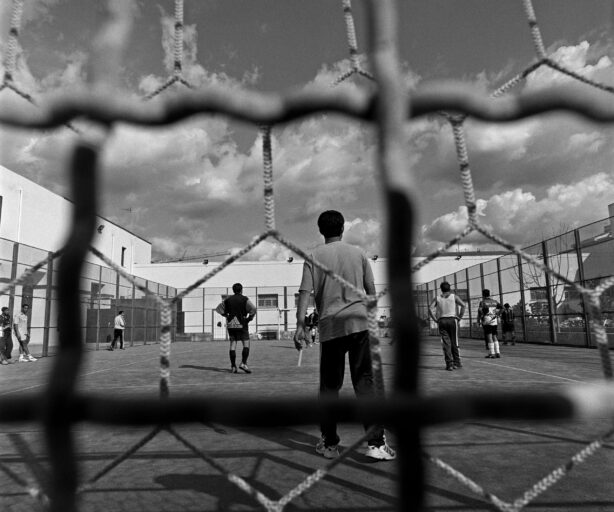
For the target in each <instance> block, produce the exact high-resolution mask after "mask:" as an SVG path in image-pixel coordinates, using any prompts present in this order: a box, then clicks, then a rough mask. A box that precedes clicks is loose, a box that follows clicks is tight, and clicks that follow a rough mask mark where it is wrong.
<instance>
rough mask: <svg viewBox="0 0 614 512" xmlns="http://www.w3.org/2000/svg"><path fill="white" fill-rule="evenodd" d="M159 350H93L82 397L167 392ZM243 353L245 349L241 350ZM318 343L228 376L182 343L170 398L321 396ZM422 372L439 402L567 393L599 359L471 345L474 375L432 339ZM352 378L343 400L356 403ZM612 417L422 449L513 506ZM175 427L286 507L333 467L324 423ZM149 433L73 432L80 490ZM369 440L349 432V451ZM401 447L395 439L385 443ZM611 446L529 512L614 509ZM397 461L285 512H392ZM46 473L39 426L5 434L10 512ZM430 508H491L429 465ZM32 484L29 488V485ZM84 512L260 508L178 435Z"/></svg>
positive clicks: (2, 463)
mask: <svg viewBox="0 0 614 512" xmlns="http://www.w3.org/2000/svg"><path fill="white" fill-rule="evenodd" d="M158 352H159V345H155V344H154V345H147V346H138V347H130V348H127V349H126V350H124V351H119V350H116V351H114V352H108V351H106V350H103V351H98V352H88V353H87V354H86V357H85V362H84V365H83V368H82V372H81V373H82V376H81V379H80V388H81V390H83V391H84V392H88V393H96V394H104V395H107V396H126V395H141V396H157V395H158V379H159V369H158V362H159V353H158ZM238 352H239V351H238ZM318 354H319V350H318V347H317V346H315V347H314V348H311V349H308V350H306V351H305V352H304V355H303V358H302V365H301V367H297V365H296V363H297V352H296V351H295V350H294V348H293V346H292V342H291V341H253V342H252V349H251V354H250V359H249V366H250V367H251V368H252V370H253V373H252V374H249V375H247V374H244V373H242V372H241V373H239V374H236V375H235V374H231V373H230V372H229V363H228V345H227V342H201V343H176V344H174V345H173V346H172V352H171V388H170V389H171V396H180V395H190V394H199V395H204V396H206V395H215V396H228V398H229V399H232V396H236V395H237V394H239V395H241V396H247V397H251V396H253V397H268V398H275V397H276V396H277V397H278V396H301V397H311V396H313V397H315V396H317V384H318V374H317V365H318ZM422 354H423V355H422V359H421V362H420V372H421V390H422V393H424V394H426V395H436V394H440V393H446V392H448V391H460V390H484V389H485V388H487V389H491V390H509V389H516V390H541V391H547V390H549V389H552V390H554V389H557V388H560V387H561V386H564V385H566V384H569V383H576V382H585V381H589V380H595V379H599V378H600V377H601V365H600V361H599V355H598V352H597V351H596V350H591V349H581V348H570V347H554V346H549V345H530V344H517V345H516V346H513V347H512V346H507V347H506V346H503V347H502V356H503V357H502V358H501V359H493V360H491V359H485V358H484V355H485V351H484V346H483V342H481V341H479V340H461V356H462V358H463V363H464V368H463V369H460V370H456V371H454V372H447V371H445V370H444V364H443V356H442V353H441V347H440V342H439V340H438V339H437V338H433V337H431V338H426V339H425V340H424V343H423V350H422ZM382 356H383V361H384V372H385V379H386V387H387V390H388V391H389V390H390V389H391V379H392V371H393V368H394V346H390V345H389V340H388V339H384V340H382ZM53 361H54V358H53V357H49V358H42V359H40V360H39V361H37V362H36V363H18V364H13V365H9V366H2V367H0V381H1V382H2V386H1V390H0V396H3V397H15V398H16V399H18V397H19V396H20V394H23V393H38V392H40V391H41V390H42V389H43V388H44V385H45V383H46V377H47V375H48V373H49V370H50V368H51V365H52V364H53ZM352 393H353V392H352V389H351V384H350V382H349V374H347V377H346V383H345V385H344V389H343V390H342V394H344V395H347V396H351V395H352ZM612 423H613V422H612V419H606V418H604V419H603V420H600V421H592V422H582V421H574V422H558V423H550V422H529V421H514V422H509V421H508V422H501V421H468V422H465V423H454V424H446V425H443V426H438V427H435V428H429V429H426V430H425V431H424V433H423V446H424V451H425V452H426V453H428V454H429V455H431V456H434V457H438V458H440V459H442V460H444V461H445V462H447V463H448V464H450V465H451V466H453V467H454V468H455V469H457V470H459V471H461V472H462V473H464V474H466V475H467V477H469V478H471V479H472V480H473V481H475V482H476V483H478V484H479V485H481V486H483V487H484V488H485V490H486V491H488V492H490V493H493V494H495V495H496V496H498V497H499V498H501V499H504V500H506V501H513V500H514V499H515V498H518V497H520V496H521V495H522V494H523V493H524V492H525V491H526V490H527V489H529V488H530V487H531V486H532V485H533V484H534V483H536V482H537V481H538V480H540V479H541V478H543V477H544V476H546V475H548V474H549V473H550V472H551V471H552V470H554V469H555V468H557V467H559V466H562V465H564V464H566V463H567V462H568V461H569V460H570V458H571V457H572V456H573V455H574V454H575V453H577V452H578V451H580V450H581V449H582V448H584V447H585V446H586V445H587V444H588V443H590V442H591V441H593V440H594V439H596V438H598V437H600V436H602V435H603V434H604V433H605V432H607V431H608V430H609V429H610V428H611V427H612ZM174 428H175V429H176V431H177V432H178V433H179V434H180V435H181V436H183V437H184V438H185V439H187V440H188V441H189V442H190V443H192V444H193V445H195V446H197V447H198V449H199V450H202V451H203V452H205V453H206V454H207V456H209V457H211V458H212V459H213V460H215V463H216V464H218V465H219V466H220V467H221V468H222V469H223V470H225V471H227V472H232V473H236V474H237V475H239V476H241V477H242V478H244V479H245V480H246V481H247V482H248V483H250V485H252V486H253V487H254V488H255V489H257V490H258V491H261V492H263V493H264V494H265V495H267V496H268V497H269V498H271V499H279V497H281V496H282V495H284V494H285V493H287V492H288V491H289V490H290V489H292V488H293V487H295V486H296V485H297V484H299V483H300V482H301V481H303V480H304V479H305V478H306V477H307V476H308V475H310V474H312V473H313V472H314V471H315V470H317V469H318V468H320V467H322V466H323V465H324V464H325V462H326V461H325V459H323V458H322V457H320V456H319V455H317V454H316V453H315V452H314V449H313V446H314V445H315V443H316V441H317V439H318V438H319V429H318V428H317V426H315V425H305V426H300V427H290V428H280V429H255V428H234V427H228V426H224V425H201V424H182V425H175V426H174ZM151 431H152V428H135V427H107V426H101V425H95V424H89V423H85V424H79V425H76V426H75V427H74V434H75V439H76V445H77V451H78V454H79V455H78V456H79V462H80V467H81V475H80V476H81V480H82V481H86V480H88V479H89V478H92V476H93V475H95V474H96V473H97V472H98V471H100V470H101V469H102V468H104V467H105V466H106V465H108V464H109V463H111V462H112V461H113V460H114V459H116V457H118V456H120V455H121V454H122V453H124V452H125V451H126V450H128V449H130V448H131V447H133V446H134V445H135V443H137V442H139V441H140V440H142V439H143V438H144V436H146V435H147V434H148V433H149V432H151ZM361 433H362V429H361V428H360V427H358V426H356V425H346V424H344V425H341V426H340V434H341V437H342V444H345V445H346V446H347V445H349V444H351V443H352V442H353V440H355V439H357V438H358V437H359V436H360V435H361ZM388 439H389V442H390V444H391V445H392V446H394V445H395V434H394V433H391V434H389V436H388ZM612 448H613V443H612V441H611V440H606V443H605V445H604V447H603V448H602V449H601V450H599V451H598V452H597V453H596V454H595V455H593V456H592V457H591V458H589V459H588V460H587V461H586V462H585V463H584V464H581V465H578V466H577V467H576V468H574V469H573V470H572V471H570V472H569V474H568V475H567V476H565V477H564V478H563V479H562V480H561V481H560V482H559V483H557V484H555V485H554V486H552V487H551V488H550V489H548V490H547V491H546V492H545V493H543V494H542V495H540V496H539V497H538V498H537V499H536V500H535V501H534V502H532V503H531V504H530V505H529V506H527V507H526V509H525V510H539V511H544V512H545V511H548V512H549V511H568V510H577V511H601V510H603V511H605V510H614V486H612V485H611V483H610V482H611V478H610V476H611V469H612V468H613V467H614V452H613V450H612ZM396 467H397V466H396V462H371V461H370V460H369V459H367V458H366V457H365V456H364V455H363V454H362V453H361V451H354V452H352V453H351V454H350V455H349V457H348V458H347V459H345V460H344V461H343V462H342V463H341V464H340V465H338V466H336V467H335V468H333V469H332V471H331V472H330V474H329V475H328V476H326V477H325V478H324V479H323V480H322V481H320V482H318V483H316V484H315V485H314V486H313V487H312V488H311V489H309V490H307V491H306V492H305V493H304V494H303V495H302V496H300V497H298V498H297V499H296V500H294V501H292V502H291V503H290V504H288V505H287V506H286V508H285V510H288V511H293V510H312V511H325V510H340V511H363V512H372V511H392V510H396V509H395V504H396V495H397V479H396ZM47 469H48V465H47V462H46V458H45V448H44V444H43V441H42V426H41V425H40V424H32V423H30V424H24V425H22V424H19V425H16V424H0V510H3V511H4V510H9V511H11V512H13V511H26V510H27V511H30V510H39V509H40V507H39V505H38V504H37V502H36V501H35V500H34V499H33V498H32V497H30V496H29V495H28V492H27V488H26V487H27V486H28V485H33V483H34V482H36V479H37V476H36V475H39V474H42V475H43V477H42V478H43V479H44V474H45V472H46V471H47ZM425 469H426V489H425V492H426V504H425V510H442V511H448V510H449V511H473V510H495V509H494V507H493V506H492V505H490V504H489V503H488V502H487V501H486V500H484V499H483V498H481V497H479V496H477V495H476V494H474V493H473V492H471V491H470V490H469V489H467V488H466V487H464V486H463V485H461V484H460V483H459V482H457V481H456V480H455V479H453V478H452V477H450V476H448V475H447V474H446V473H444V472H443V471H442V470H441V469H439V468H437V467H435V466H434V465H432V464H430V463H429V464H426V466H425ZM24 483H25V484H26V487H24V486H23V484H24ZM80 510H84V511H100V512H103V511H104V512H108V511H124V510H125V511H139V510H143V511H169V512H170V511H172V512H180V511H181V512H192V511H194V512H196V511H213V510H229V511H251V510H263V509H262V507H261V506H260V505H259V504H258V503H257V502H256V501H255V500H254V499H253V498H252V497H250V496H248V495H246V494H244V493H243V491H241V490H239V489H238V488H237V487H236V486H235V485H234V484H232V483H230V482H229V481H228V480H227V478H226V477H225V476H224V475H223V474H222V473H221V472H220V471H219V470H218V469H216V468H214V467H212V466H211V465H210V464H208V463H207V462H206V461H204V460H203V459H201V458H200V457H199V456H198V455H196V454H195V453H193V452H192V451H190V450H189V449H188V448H186V447H185V446H184V445H183V444H181V443H180V442H179V441H178V440H177V439H175V438H174V437H173V436H171V435H170V434H168V433H167V432H161V433H159V434H157V435H156V436H155V437H154V438H153V439H152V440H151V441H149V442H148V443H147V444H145V445H144V446H143V447H141V448H140V449H138V450H137V451H136V452H135V453H133V454H132V455H131V456H130V457H129V458H128V459H127V460H124V461H123V462H121V463H120V464H119V465H117V466H116V467H114V468H113V469H112V470H111V471H109V472H108V473H107V474H105V475H104V476H102V477H101V478H100V479H98V480H97V481H96V482H94V483H93V484H92V485H91V486H89V487H87V488H86V489H85V490H84V491H83V492H82V493H81V501H80Z"/></svg>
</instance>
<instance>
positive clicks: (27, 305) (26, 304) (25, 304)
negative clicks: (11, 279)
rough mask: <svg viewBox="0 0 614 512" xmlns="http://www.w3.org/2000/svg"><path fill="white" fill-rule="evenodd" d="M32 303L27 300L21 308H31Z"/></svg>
mask: <svg viewBox="0 0 614 512" xmlns="http://www.w3.org/2000/svg"><path fill="white" fill-rule="evenodd" d="M29 307H30V304H28V303H27V302H26V303H24V304H22V305H21V309H23V308H29Z"/></svg>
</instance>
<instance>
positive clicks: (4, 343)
mask: <svg viewBox="0 0 614 512" xmlns="http://www.w3.org/2000/svg"><path fill="white" fill-rule="evenodd" d="M0 336H1V338H0V364H9V363H10V361H9V359H11V352H12V351H13V339H12V338H11V315H10V314H9V308H7V307H6V306H4V307H3V308H2V314H0Z"/></svg>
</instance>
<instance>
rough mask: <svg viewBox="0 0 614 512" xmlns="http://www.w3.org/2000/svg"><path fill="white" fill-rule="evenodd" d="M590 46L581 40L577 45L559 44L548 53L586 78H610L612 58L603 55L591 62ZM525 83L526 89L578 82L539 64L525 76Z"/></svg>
mask: <svg viewBox="0 0 614 512" xmlns="http://www.w3.org/2000/svg"><path fill="white" fill-rule="evenodd" d="M590 47H591V45H590V43H589V42H588V41H582V42H580V43H578V44H577V45H570V46H560V47H559V48H556V49H555V50H554V51H552V52H551V53H550V58H551V59H552V60H553V61H555V62H557V63H558V64H560V65H561V66H563V67H565V68H566V69H568V70H569V71H573V72H574V73H577V74H578V75H581V76H584V77H586V78H590V79H603V78H606V77H610V78H612V60H611V59H610V58H609V57H608V56H607V55H603V56H601V57H598V58H597V59H596V61H595V62H593V63H591V62H590V61H589V59H590V58H592V57H593V56H592V54H591V51H590ZM526 83H527V88H528V89H537V88H543V87H552V86H556V85H572V84H576V83H578V82H577V81H576V80H575V79H574V78H572V77H570V76H569V75H566V74H564V73H561V72H559V71H556V70H554V69H552V68H550V67H547V66H541V67H540V68H538V69H537V70H535V71H534V72H533V73H531V74H530V75H529V76H528V77H527V81H526ZM578 85H579V86H581V87H587V86H586V85H584V84H579V83H578Z"/></svg>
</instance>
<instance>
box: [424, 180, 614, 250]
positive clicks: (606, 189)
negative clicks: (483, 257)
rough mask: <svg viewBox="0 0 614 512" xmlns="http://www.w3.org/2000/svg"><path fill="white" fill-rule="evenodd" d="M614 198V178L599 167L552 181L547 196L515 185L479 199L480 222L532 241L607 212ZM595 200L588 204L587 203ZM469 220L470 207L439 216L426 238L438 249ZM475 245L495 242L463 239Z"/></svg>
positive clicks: (516, 240) (511, 238) (510, 237)
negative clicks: (598, 170) (559, 181)
mask: <svg viewBox="0 0 614 512" xmlns="http://www.w3.org/2000/svg"><path fill="white" fill-rule="evenodd" d="M612 202H614V178H613V177H612V176H610V175H608V174H605V173H599V174H596V175H594V176H591V177H589V178H586V179H583V180H580V181H578V182H576V183H572V184H568V185H562V184H556V185H552V186H551V187H549V188H548V189H547V190H546V192H545V194H544V195H543V197H539V198H538V197H536V196H535V195H534V194H533V193H531V192H526V191H523V190H521V189H513V190H509V191H506V192H502V193H500V194H495V195H493V196H492V197H490V198H489V199H480V200H478V201H477V209H478V216H479V222H480V224H481V225H482V226H484V227H485V228H487V229H488V230H490V231H491V232H493V233H495V234H497V235H499V236H500V237H502V238H504V239H505V240H507V241H508V242H510V243H512V244H515V245H520V246H526V245H528V244H530V243H534V242H536V241H538V240H541V239H543V238H547V237H550V236H553V235H554V234H558V231H559V230H560V229H561V226H565V228H566V229H573V228H575V227H579V226H581V225H584V224H587V223H590V222H593V221H595V220H598V219H601V218H604V217H606V216H607V215H608V210H607V205H608V204H611V203H612ZM587 204H591V205H595V208H587V207H586V205H587ZM466 226H467V208H466V207H465V206H461V207H459V208H458V209H457V210H456V211H453V212H450V213H447V214H445V215H441V216H439V217H438V218H437V219H435V220H434V221H432V222H430V223H428V224H425V225H424V226H423V227H422V236H423V242H424V243H425V246H426V247H429V248H430V249H434V248H436V247H439V246H441V245H443V244H444V243H446V242H448V241H449V240H451V239H452V238H454V236H456V235H458V234H459V233H460V232H461V231H462V230H463V229H464V228H465V227H466ZM463 242H464V243H465V244H468V243H469V244H471V246H473V247H474V248H477V247H480V246H484V245H487V246H491V245H492V244H493V242H491V241H490V240H488V239H486V238H485V237H483V236H482V235H481V234H473V235H471V236H470V237H467V239H465V240H464V241H463Z"/></svg>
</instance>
